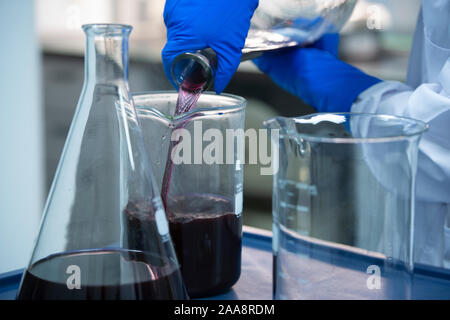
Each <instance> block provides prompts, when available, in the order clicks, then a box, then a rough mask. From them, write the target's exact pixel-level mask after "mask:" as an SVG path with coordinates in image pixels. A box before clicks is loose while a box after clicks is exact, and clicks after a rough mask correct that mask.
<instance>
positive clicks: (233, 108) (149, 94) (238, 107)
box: [131, 90, 247, 122]
mask: <svg viewBox="0 0 450 320" xmlns="http://www.w3.org/2000/svg"><path fill="white" fill-rule="evenodd" d="M131 95H132V96H133V100H134V102H135V107H139V110H138V109H136V111H137V112H138V113H139V112H140V111H142V109H143V108H141V107H140V104H139V103H137V102H136V100H137V99H136V98H138V99H139V98H155V99H156V98H158V97H161V96H163V95H169V96H170V97H171V98H173V100H174V101H176V99H177V98H178V91H175V90H167V91H164V90H163V91H143V92H132V93H131ZM205 98H213V99H221V98H225V99H229V100H231V101H233V102H232V103H230V104H227V105H223V106H220V105H218V106H210V107H198V108H197V107H196V108H194V109H192V110H191V111H188V112H185V113H182V114H180V115H177V116H169V115H165V114H162V113H161V114H160V116H162V117H164V118H166V119H167V120H170V121H173V122H180V121H181V122H182V121H184V119H188V118H192V117H194V116H195V115H196V114H205V115H206V114H211V113H212V114H215V113H233V112H240V111H242V110H245V108H246V105H247V100H246V99H245V98H243V97H240V96H237V95H234V94H229V93H221V94H216V93H215V92H213V91H205V92H203V93H202V94H201V96H200V99H199V102H201V100H203V99H205ZM169 118H170V119H169Z"/></svg>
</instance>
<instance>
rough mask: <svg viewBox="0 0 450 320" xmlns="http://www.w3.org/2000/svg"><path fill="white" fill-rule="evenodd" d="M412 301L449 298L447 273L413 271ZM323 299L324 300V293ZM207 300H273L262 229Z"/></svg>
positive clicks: (249, 234)
mask: <svg viewBox="0 0 450 320" xmlns="http://www.w3.org/2000/svg"><path fill="white" fill-rule="evenodd" d="M22 273H23V270H16V271H11V272H8V273H4V274H0V300H11V299H14V298H15V295H16V292H17V289H18V287H19V283H20V279H21V277H22ZM413 288H414V290H413V293H412V298H413V299H450V272H447V271H444V272H443V273H440V272H439V270H436V269H428V268H416V271H415V275H414V287H413ZM321 298H322V299H327V296H326V292H324V294H323V297H321ZM209 299H223V300H234V299H240V300H270V299H272V238H271V233H270V232H268V231H264V230H261V229H256V228H250V227H244V233H243V248H242V269H241V277H240V279H239V281H238V282H237V283H236V284H235V285H234V286H233V288H232V289H231V290H230V291H228V292H226V293H224V294H222V295H218V296H215V297H210V298H209Z"/></svg>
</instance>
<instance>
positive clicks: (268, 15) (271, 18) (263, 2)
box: [171, 0, 356, 90]
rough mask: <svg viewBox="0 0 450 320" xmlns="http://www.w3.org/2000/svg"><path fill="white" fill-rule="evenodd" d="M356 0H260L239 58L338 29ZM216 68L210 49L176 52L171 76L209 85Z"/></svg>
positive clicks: (298, 43)
mask: <svg viewBox="0 0 450 320" xmlns="http://www.w3.org/2000/svg"><path fill="white" fill-rule="evenodd" d="M355 4H356V0H283V1H280V0H260V1H259V5H258V8H257V9H256V11H255V13H254V15H253V18H252V20H251V26H250V30H249V32H248V36H247V39H246V41H245V45H244V48H243V49H242V58H241V60H242V61H245V60H251V59H254V58H256V57H258V56H260V55H261V54H262V53H264V52H266V51H274V50H280V49H285V48H290V47H296V46H302V45H307V44H308V43H312V42H314V41H316V40H317V39H319V38H320V37H321V36H322V35H324V34H325V33H334V32H338V31H339V30H340V29H341V28H342V26H343V25H344V24H345V22H347V20H348V18H349V17H350V15H351V13H352V12H353V8H354V7H355ZM216 69H217V56H216V53H215V52H214V50H212V49H211V48H206V49H202V50H198V51H196V52H184V53H181V54H179V55H178V56H177V57H175V59H174V60H173V62H172V66H171V77H172V79H173V81H174V82H175V83H176V84H177V85H178V86H179V87H181V85H182V84H183V83H184V82H190V83H195V84H197V85H201V86H202V88H203V90H207V89H208V88H210V87H211V85H212V83H213V80H214V75H215V72H216Z"/></svg>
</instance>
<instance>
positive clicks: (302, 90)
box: [254, 34, 381, 112]
mask: <svg viewBox="0 0 450 320" xmlns="http://www.w3.org/2000/svg"><path fill="white" fill-rule="evenodd" d="M338 43H339V35H338V34H327V35H325V36H323V37H322V38H321V39H320V40H319V41H317V42H316V43H314V44H313V45H312V46H309V47H304V48H293V49H288V50H284V51H278V52H269V53H266V54H264V55H263V56H261V57H260V58H258V59H255V60H254V62H255V64H256V65H257V66H258V68H259V69H260V70H261V71H263V72H264V73H266V74H268V75H269V76H270V77H271V78H272V80H273V81H274V82H275V83H276V84H278V85H279V86H280V87H282V88H283V89H285V90H287V91H289V92H290V93H292V94H294V95H296V96H298V97H299V98H301V99H302V100H303V101H304V102H306V103H307V104H309V105H310V106H312V107H314V108H315V109H316V110H317V111H319V112H348V111H350V108H351V106H352V104H353V102H354V101H355V99H356V98H357V97H358V95H359V94H360V93H361V92H363V91H364V90H366V89H367V88H369V87H371V86H373V85H374V84H377V83H378V82H380V81H381V80H380V79H377V78H375V77H372V76H369V75H367V74H365V73H364V72H362V71H361V70H359V69H357V68H355V67H353V66H351V65H349V64H347V63H345V62H342V61H340V60H339V59H338V58H337V50H338Z"/></svg>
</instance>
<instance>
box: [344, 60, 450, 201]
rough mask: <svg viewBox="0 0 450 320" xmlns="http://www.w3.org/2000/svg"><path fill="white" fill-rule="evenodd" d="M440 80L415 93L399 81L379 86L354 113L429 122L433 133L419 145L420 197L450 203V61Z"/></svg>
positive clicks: (363, 98)
mask: <svg viewBox="0 0 450 320" xmlns="http://www.w3.org/2000/svg"><path fill="white" fill-rule="evenodd" d="M438 79H439V80H438V82H436V83H426V84H422V85H420V86H419V87H417V89H415V90H414V89H412V88H411V87H409V86H407V85H405V84H403V83H400V82H396V81H384V82H381V83H378V84H376V85H374V86H372V87H370V88H369V89H367V90H365V91H364V92H363V93H361V94H360V96H359V97H358V99H357V100H356V101H355V103H354V104H353V106H352V109H351V111H352V112H363V113H377V114H390V115H398V116H404V117H410V118H414V119H419V120H422V121H425V122H427V123H428V124H429V130H428V131H427V132H425V133H424V135H423V137H422V139H421V141H420V144H419V159H418V170H417V179H416V182H417V184H416V188H417V189H416V191H417V192H416V197H417V199H418V200H425V201H430V202H444V203H450V58H449V59H448V60H447V62H446V63H445V65H444V66H443V68H442V70H441V72H440V74H439V77H438Z"/></svg>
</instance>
